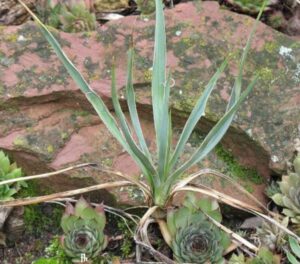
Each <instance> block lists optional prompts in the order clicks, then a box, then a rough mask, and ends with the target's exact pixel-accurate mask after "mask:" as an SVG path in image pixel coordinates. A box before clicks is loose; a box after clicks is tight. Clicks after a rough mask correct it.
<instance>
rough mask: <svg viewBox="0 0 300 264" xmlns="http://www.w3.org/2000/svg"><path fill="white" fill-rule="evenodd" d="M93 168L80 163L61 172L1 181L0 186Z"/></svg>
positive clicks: (89, 164)
mask: <svg viewBox="0 0 300 264" xmlns="http://www.w3.org/2000/svg"><path fill="white" fill-rule="evenodd" d="M94 166H96V164H95V163H82V164H78V165H74V166H71V167H68V168H65V169H62V170H58V171H53V172H47V173H43V174H38V175H33V176H25V177H20V178H16V179H10V180H5V181H1V182H0V186H1V185H4V184H10V183H14V182H18V181H28V180H34V179H42V178H48V177H51V176H54V175H58V174H61V173H65V172H67V171H71V170H76V169H81V168H84V167H94Z"/></svg>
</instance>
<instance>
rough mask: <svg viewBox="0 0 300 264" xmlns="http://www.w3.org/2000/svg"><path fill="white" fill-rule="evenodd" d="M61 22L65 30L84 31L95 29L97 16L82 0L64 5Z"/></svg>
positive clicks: (61, 11) (72, 31)
mask: <svg viewBox="0 0 300 264" xmlns="http://www.w3.org/2000/svg"><path fill="white" fill-rule="evenodd" d="M59 18H60V23H61V24H62V25H61V28H62V30H63V31H66V32H71V33H75V32H82V31H91V30H94V29H95V26H96V17H95V15H94V14H92V13H90V11H89V10H88V9H87V8H86V7H85V5H84V3H83V2H82V1H79V2H77V3H71V4H70V5H69V6H66V5H62V6H61V10H60V16H59Z"/></svg>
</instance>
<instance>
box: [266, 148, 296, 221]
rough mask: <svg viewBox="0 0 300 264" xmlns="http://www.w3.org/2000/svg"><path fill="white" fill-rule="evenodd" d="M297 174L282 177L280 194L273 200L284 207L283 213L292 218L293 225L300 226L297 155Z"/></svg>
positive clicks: (291, 173)
mask: <svg viewBox="0 0 300 264" xmlns="http://www.w3.org/2000/svg"><path fill="white" fill-rule="evenodd" d="M293 165H294V169H295V172H290V173H289V174H288V175H285V176H282V181H281V182H279V187H280V193H276V194H274V195H273V196H272V200H273V201H274V202H275V203H276V204H277V205H279V206H282V207H283V208H284V209H283V211H282V212H283V213H284V214H285V215H286V216H288V217H290V219H291V221H292V223H294V224H297V225H298V224H300V154H298V155H297V157H296V158H295V160H294V162H293Z"/></svg>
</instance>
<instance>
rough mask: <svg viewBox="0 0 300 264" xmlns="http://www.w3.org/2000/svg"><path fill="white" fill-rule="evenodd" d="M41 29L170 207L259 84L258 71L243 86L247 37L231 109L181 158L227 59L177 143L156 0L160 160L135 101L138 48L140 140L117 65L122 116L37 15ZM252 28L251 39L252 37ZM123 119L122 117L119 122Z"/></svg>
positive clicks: (157, 199)
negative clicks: (124, 102)
mask: <svg viewBox="0 0 300 264" xmlns="http://www.w3.org/2000/svg"><path fill="white" fill-rule="evenodd" d="M34 17H35V19H36V21H37V22H38V25H39V26H40V29H41V31H42V33H43V34H44V36H45V37H46V39H47V40H48V41H49V43H50V44H51V46H52V47H53V49H54V51H55V52H56V54H57V55H58V58H59V59H60V60H61V62H62V63H63V64H64V66H65V67H66V69H67V70H68V72H69V74H70V75H71V77H72V78H73V79H74V81H75V82H76V83H77V84H78V86H79V88H80V89H81V90H82V92H83V93H84V94H85V95H86V97H87V99H88V100H89V101H90V102H91V104H92V105H93V107H94V109H95V110H96V112H97V113H98V115H99V116H100V118H101V120H102V121H103V122H104V124H105V125H106V127H107V128H108V130H109V131H110V132H111V133H112V135H113V136H114V137H115V138H116V139H117V140H118V141H119V142H120V144H121V145H122V146H123V147H124V149H125V150H126V151H127V152H128V153H129V154H130V155H131V157H132V158H133V160H134V161H135V162H136V163H137V164H138V165H139V167H140V169H141V171H142V173H143V174H144V175H145V177H146V181H147V185H146V184H143V183H140V184H139V187H140V188H142V190H143V191H144V193H145V194H146V195H147V196H148V198H149V205H150V206H153V205H155V206H158V207H161V208H163V207H165V206H166V204H167V203H168V201H169V200H170V198H171V196H170V194H172V191H174V190H175V189H174V187H175V186H176V185H175V184H176V183H177V181H178V179H179V178H180V177H181V176H182V175H183V174H184V173H185V172H186V171H187V170H188V169H189V168H190V167H192V166H193V165H195V164H196V163H197V162H199V161H200V160H202V159H203V158H205V157H206V156H207V154H208V153H209V152H210V151H211V150H212V149H213V148H214V147H215V146H216V145H217V144H218V143H219V141H220V140H221V139H222V137H223V136H224V134H225V133H226V131H227V129H228V128H229V126H230V124H231V122H232V120H233V118H234V116H235V113H236V111H237V109H238V107H239V106H240V105H241V103H242V102H243V101H244V100H245V99H246V97H247V96H248V94H249V93H250V91H251V90H252V88H253V86H254V85H255V83H256V81H257V77H254V79H253V80H252V81H251V83H250V84H249V85H248V87H247V89H246V90H245V91H244V92H242V93H241V86H242V71H243V67H244V63H245V59H246V55H247V51H248V50H249V46H250V40H249V41H248V43H247V46H246V48H245V51H244V52H243V55H242V59H241V62H240V67H239V75H238V77H237V79H236V82H235V84H234V88H233V91H232V94H231V97H230V100H229V103H228V106H227V110H226V113H225V114H224V116H223V117H222V118H221V119H220V120H219V121H218V122H217V124H216V125H215V126H214V127H213V128H212V130H211V131H210V132H209V133H208V135H207V136H206V138H205V139H204V140H203V142H202V144H201V146H200V147H199V148H198V149H197V150H196V152H195V153H194V154H193V155H192V156H191V157H190V159H189V160H187V161H186V162H184V163H183V164H178V162H179V157H180V155H181V154H182V152H183V150H184V147H185V144H186V143H187V141H188V139H189V136H190V135H191V133H192V132H193V129H194V128H195V126H196V124H197V123H198V121H199V120H200V118H201V117H202V116H203V115H204V111H205V107H206V103H207V100H208V98H209V96H210V94H211V92H212V90H213V89H214V87H215V86H216V83H217V80H218V78H219V77H220V75H221V74H222V72H223V71H224V69H225V67H226V65H227V60H225V62H224V63H223V64H222V65H221V66H220V68H219V69H218V70H217V72H216V73H215V74H214V76H213V77H212V79H211V80H210V81H209V83H208V84H207V86H206V87H205V89H204V91H203V94H202V96H201V97H200V98H199V100H198V101H197V103H196V105H195V107H194V109H193V111H192V113H191V115H190V117H189V118H188V120H187V122H186V125H185V126H184V129H183V131H182V134H181V136H180V138H179V140H178V142H177V145H176V146H175V148H174V149H173V148H172V145H171V142H172V141H171V138H172V122H171V115H170V109H169V96H170V79H171V74H170V73H169V74H168V76H167V73H166V35H165V22H164V15H163V7H162V3H161V1H158V0H156V30H155V48H154V61H153V78H152V86H151V89H152V105H153V117H154V126H155V132H156V145H157V160H158V163H157V166H156V165H155V164H154V162H153V160H154V158H153V156H152V155H151V153H150V151H149V149H148V146H147V144H146V141H145V138H144V136H143V133H142V129H141V126H140V122H139V118H138V113H137V109H136V103H135V95H134V91H133V80H132V79H133V73H132V68H133V55H134V54H133V53H134V52H133V48H130V50H129V52H128V75H127V85H126V98H127V103H128V108H129V112H130V118H131V123H132V127H133V130H134V133H135V134H136V135H137V138H138V140H137V141H135V140H134V138H133V133H132V132H131V131H130V128H129V124H128V122H127V120H126V118H125V116H124V113H123V112H122V109H121V106H120V103H119V100H118V96H117V89H116V81H115V69H114V67H113V69H112V87H111V88H112V101H113V105H114V108H115V113H116V117H117V119H118V120H116V119H115V118H114V117H113V115H112V114H111V113H110V112H109V110H108V108H107V107H106V105H105V104H104V102H103V100H102V99H101V98H100V96H99V95H97V94H96V93H95V92H94V91H93V90H92V89H91V88H90V86H89V85H88V83H87V82H86V81H85V80H84V78H83V76H82V75H81V74H80V72H79V71H78V70H77V69H76V68H75V66H74V65H73V64H72V63H71V61H70V60H69V59H68V57H67V56H66V54H65V53H64V52H63V51H62V49H61V47H60V45H59V43H58V42H57V40H56V39H55V38H54V37H53V35H52V34H51V32H50V31H49V30H48V29H47V28H46V27H45V26H44V25H43V24H42V23H41V22H40V21H39V19H38V18H37V17H36V16H34ZM251 37H252V34H251V36H250V38H249V39H251ZM117 121H118V122H117ZM134 183H136V182H134Z"/></svg>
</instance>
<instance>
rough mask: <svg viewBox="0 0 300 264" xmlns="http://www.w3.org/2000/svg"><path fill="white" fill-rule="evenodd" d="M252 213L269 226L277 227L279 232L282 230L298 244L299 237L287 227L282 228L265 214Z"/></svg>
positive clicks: (299, 241)
mask: <svg viewBox="0 0 300 264" xmlns="http://www.w3.org/2000/svg"><path fill="white" fill-rule="evenodd" d="M251 211H252V210H251ZM252 213H253V214H256V215H257V216H260V217H262V218H263V219H265V220H267V221H268V222H270V223H271V224H273V225H276V226H277V227H279V228H280V229H281V230H283V231H284V232H285V233H287V234H288V235H290V236H292V237H294V238H296V239H297V241H298V243H300V237H299V236H297V235H296V234H295V233H294V232H292V231H291V230H289V229H288V228H287V227H285V226H283V225H282V224H280V223H279V222H277V221H276V220H274V219H273V218H272V217H269V216H267V215H265V214H262V213H260V212H256V211H252Z"/></svg>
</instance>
